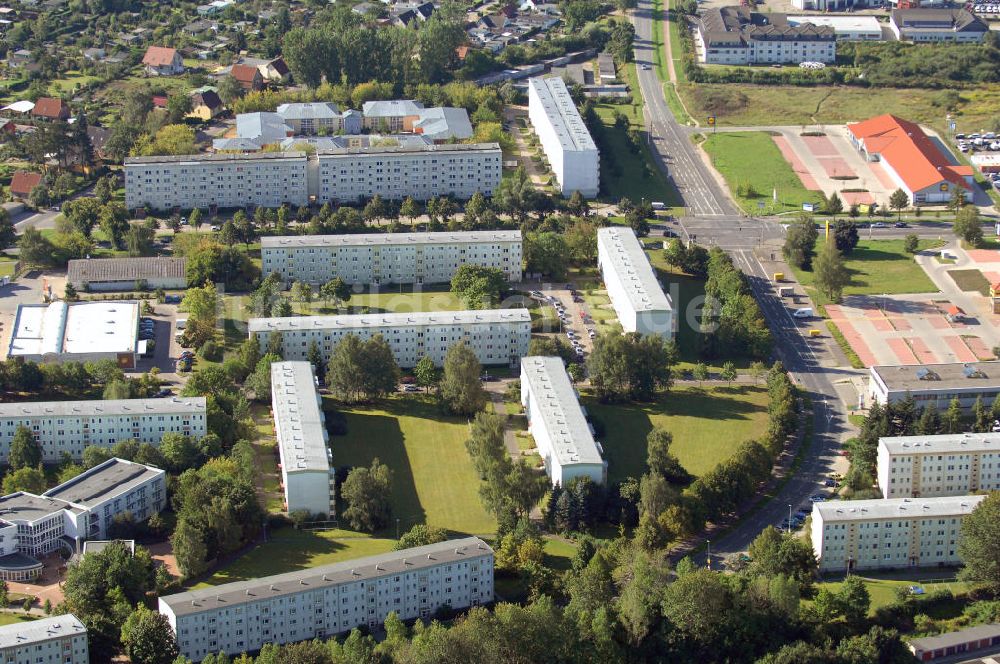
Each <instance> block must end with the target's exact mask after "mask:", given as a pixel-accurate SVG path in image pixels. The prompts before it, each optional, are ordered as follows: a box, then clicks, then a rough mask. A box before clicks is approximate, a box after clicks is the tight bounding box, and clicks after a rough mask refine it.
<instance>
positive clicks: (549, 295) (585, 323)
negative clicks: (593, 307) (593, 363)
mask: <svg viewBox="0 0 1000 664" xmlns="http://www.w3.org/2000/svg"><path fill="white" fill-rule="evenodd" d="M528 294H529V295H530V296H531V297H532V299H534V300H537V301H538V302H540V303H541V304H543V305H548V306H551V307H553V308H554V309H555V311H556V315H557V316H558V317H559V321H560V323H561V325H560V329H557V330H546V332H550V333H553V334H555V335H557V336H561V337H562V339H563V341H565V342H566V343H568V344H569V345H570V346H571V347H572V348H573V350H574V351H575V352H576V356H577V358H579V359H580V360H581V361H582V360H583V359H584V358H585V357H586V355H587V353H589V352H590V351H591V349H592V348H593V339H594V337H595V336H596V335H597V332H596V328H595V326H594V322H593V319H591V317H590V314H589V313H588V312H587V310H586V307H585V305H584V302H583V297H582V296H581V294H580V293H579V291H577V290H576V288H575V287H574V286H573V284H562V285H558V286H553V285H544V286H542V287H540V288H539V289H537V290H532V291H530V292H529V293H528Z"/></svg>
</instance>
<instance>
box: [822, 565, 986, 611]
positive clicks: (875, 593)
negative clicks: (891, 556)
mask: <svg viewBox="0 0 1000 664" xmlns="http://www.w3.org/2000/svg"><path fill="white" fill-rule="evenodd" d="M860 576H861V578H862V579H863V580H864V582H865V587H866V588H867V589H868V594H869V595H870V596H871V600H872V603H871V609H870V612H871V613H874V612H875V611H876V610H877V609H879V608H881V607H883V606H885V605H887V604H890V603H892V602H893V601H895V599H896V591H897V589H898V588H909V587H910V586H920V587H921V588H923V589H924V593H925V594H930V593H932V592H934V591H935V590H940V589H942V588H943V589H946V590H949V591H951V592H952V593H953V594H956V595H957V594H959V593H962V592H965V591H966V590H967V588H968V586H967V584H965V583H963V582H961V581H956V580H955V578H954V574H953V571H952V570H940V569H931V570H926V571H923V572H920V573H918V574H905V573H904V574H892V575H890V574H881V573H880V574H873V575H871V576H868V575H866V574H865V573H863V572H862V573H861V575H860ZM841 585H843V582H842V581H827V582H825V583H819V584H816V587H817V589H818V588H827V589H828V590H832V591H834V592H836V591H837V590H838V589H840V586H841Z"/></svg>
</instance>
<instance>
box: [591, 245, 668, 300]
mask: <svg viewBox="0 0 1000 664" xmlns="http://www.w3.org/2000/svg"><path fill="white" fill-rule="evenodd" d="M597 246H598V251H599V253H604V254H605V255H607V256H608V259H609V261H610V263H611V265H612V267H613V268H614V270H615V272H616V273H617V274H618V278H619V280H620V281H621V283H622V285H623V286H624V287H625V292H626V294H627V295H628V299H629V303H630V304H631V305H632V308H633V309H634V310H635V311H660V310H671V309H673V305H672V304H671V302H670V298H669V297H667V295H666V293H664V292H663V288H662V287H661V286H660V281H659V279H657V278H656V273H655V272H653V266H652V265H650V264H649V259H648V258H647V257H646V252H645V250H644V249H643V247H642V244H641V243H640V242H639V238H637V237H636V236H635V232H634V231H633V230H632V229H631V228H624V227H617V226H611V227H608V228H600V229H598V231H597Z"/></svg>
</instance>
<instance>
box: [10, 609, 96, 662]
mask: <svg viewBox="0 0 1000 664" xmlns="http://www.w3.org/2000/svg"><path fill="white" fill-rule="evenodd" d="M36 662H38V663H39V664H49V663H50V662H52V663H58V664H90V651H89V648H88V646H87V628H86V627H85V626H84V624H83V623H82V622H80V620H79V619H78V618H77V617H76V616H74V615H73V614H72V613H66V614H63V615H61V616H52V617H51V618H42V619H40V620H33V621H31V622H16V623H13V624H11V625H4V626H3V627H0V663H2V664H35V663H36Z"/></svg>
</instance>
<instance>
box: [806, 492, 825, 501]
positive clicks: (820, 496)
mask: <svg viewBox="0 0 1000 664" xmlns="http://www.w3.org/2000/svg"><path fill="white" fill-rule="evenodd" d="M825 500H826V496H824V495H823V494H821V493H814V494H813V495H811V496H809V502H812V503H822V502H823V501H825Z"/></svg>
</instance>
